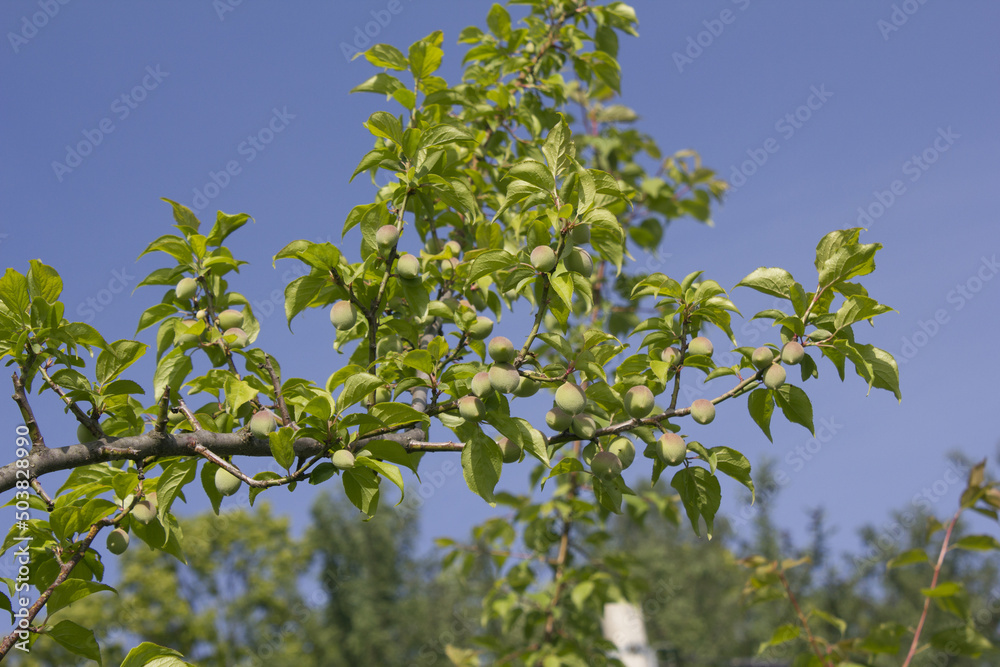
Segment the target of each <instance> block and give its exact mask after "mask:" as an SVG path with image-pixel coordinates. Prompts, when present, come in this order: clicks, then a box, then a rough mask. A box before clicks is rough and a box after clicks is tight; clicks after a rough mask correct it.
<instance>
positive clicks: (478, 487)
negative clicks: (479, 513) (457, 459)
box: [462, 428, 503, 506]
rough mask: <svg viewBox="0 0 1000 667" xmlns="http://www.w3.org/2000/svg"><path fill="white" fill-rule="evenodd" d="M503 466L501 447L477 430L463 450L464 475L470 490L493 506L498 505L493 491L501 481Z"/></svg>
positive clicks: (466, 441) (466, 442)
mask: <svg viewBox="0 0 1000 667" xmlns="http://www.w3.org/2000/svg"><path fill="white" fill-rule="evenodd" d="M501 466H503V456H502V455H501V453H500V447H499V446H497V444H496V443H495V442H493V440H491V439H490V438H488V437H486V435H484V434H483V432H482V431H481V430H479V429H478V428H476V429H475V431H473V433H472V438H471V439H470V440H465V447H463V448H462V474H463V475H464V476H465V483H466V484H467V485H468V486H469V490H470V491H472V492H473V493H475V494H476V495H478V496H480V497H481V498H482V499H483V500H485V501H486V502H488V503H489V504H490V505H491V506H495V505H496V497H495V496H494V495H493V489H494V488H495V487H496V485H497V482H499V481H500V469H501Z"/></svg>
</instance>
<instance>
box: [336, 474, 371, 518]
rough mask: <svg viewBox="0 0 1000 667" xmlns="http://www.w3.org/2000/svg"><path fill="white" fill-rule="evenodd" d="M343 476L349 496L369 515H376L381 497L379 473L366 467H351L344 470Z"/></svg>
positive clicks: (345, 489) (356, 505) (345, 490)
mask: <svg viewBox="0 0 1000 667" xmlns="http://www.w3.org/2000/svg"><path fill="white" fill-rule="evenodd" d="M343 478H344V492H345V493H346V494H347V498H348V499H349V500H350V501H351V502H352V503H354V506H355V507H357V508H358V509H359V510H361V511H362V512H364V513H365V514H367V515H368V516H369V517H372V516H375V512H376V511H377V510H378V498H379V490H378V475H376V474H375V471H374V470H372V469H370V468H366V467H360V468H351V469H350V470H345V471H344V474H343Z"/></svg>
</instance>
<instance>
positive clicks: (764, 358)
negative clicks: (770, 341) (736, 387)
mask: <svg viewBox="0 0 1000 667" xmlns="http://www.w3.org/2000/svg"><path fill="white" fill-rule="evenodd" d="M750 363H752V364H753V365H754V368H757V369H758V370H760V369H762V368H767V367H768V366H770V365H771V364H772V363H774V352H772V351H771V348H769V347H767V346H766V345H761V346H760V347H758V348H757V349H756V350H754V351H753V354H751V355H750Z"/></svg>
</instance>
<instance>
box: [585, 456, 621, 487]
mask: <svg viewBox="0 0 1000 667" xmlns="http://www.w3.org/2000/svg"><path fill="white" fill-rule="evenodd" d="M590 471H591V472H592V473H594V476H595V477H598V478H600V479H602V480H604V481H608V480H611V479H614V478H615V477H618V475H620V474H622V462H621V461H620V460H619V459H618V457H617V456H615V455H614V454H612V453H611V452H597V453H596V454H594V459H593V460H592V461H591V462H590Z"/></svg>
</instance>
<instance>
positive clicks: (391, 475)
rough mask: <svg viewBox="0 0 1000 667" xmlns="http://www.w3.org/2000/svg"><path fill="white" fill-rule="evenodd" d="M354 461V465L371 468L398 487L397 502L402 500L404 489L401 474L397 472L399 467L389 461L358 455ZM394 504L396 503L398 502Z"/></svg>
mask: <svg viewBox="0 0 1000 667" xmlns="http://www.w3.org/2000/svg"><path fill="white" fill-rule="evenodd" d="M354 461H355V464H356V465H361V466H365V467H366V468H371V469H372V470H374V471H375V472H377V473H379V474H381V475H382V476H383V477H385V478H386V479H387V480H389V481H390V482H392V483H393V484H395V485H396V486H397V487H399V502H400V503H401V502H403V497H404V495H405V493H406V491H405V490H404V489H403V475H402V473H400V472H399V468H397V467H396V466H394V465H391V464H389V463H385V462H384V461H379V460H377V459H373V458H369V457H367V456H358V457H357V458H356V459H355V460H354ZM396 504H397V505H398V504H399V503H396Z"/></svg>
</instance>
